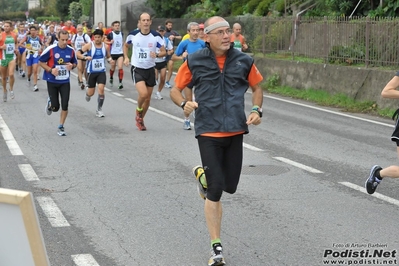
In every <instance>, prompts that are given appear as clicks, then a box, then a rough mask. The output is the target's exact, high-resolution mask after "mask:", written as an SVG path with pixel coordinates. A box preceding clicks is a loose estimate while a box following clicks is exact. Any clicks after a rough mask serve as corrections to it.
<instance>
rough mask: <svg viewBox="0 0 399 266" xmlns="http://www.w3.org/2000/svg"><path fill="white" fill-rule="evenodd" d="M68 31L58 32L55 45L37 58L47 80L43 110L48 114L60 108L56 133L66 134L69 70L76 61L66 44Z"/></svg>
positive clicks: (69, 85) (73, 51) (44, 78)
mask: <svg viewBox="0 0 399 266" xmlns="http://www.w3.org/2000/svg"><path fill="white" fill-rule="evenodd" d="M68 40H69V33H68V31H66V30H61V31H59V32H58V43H57V45H51V46H49V47H47V48H46V49H45V50H44V51H43V53H42V54H41V56H40V58H39V62H40V66H41V67H42V68H43V69H44V74H43V80H45V81H47V90H48V95H49V97H48V99H47V103H46V108H45V111H46V113H47V114H48V115H51V113H52V112H57V111H58V110H59V109H60V101H59V98H58V97H59V95H60V97H61V114H60V124H59V126H58V131H57V133H58V135H59V136H66V133H65V129H64V124H65V120H66V118H67V115H68V103H69V96H70V92H71V84H70V71H71V70H72V69H74V68H75V67H76V65H77V63H78V61H77V60H76V54H75V50H74V49H73V48H72V47H70V46H69V45H67V43H68Z"/></svg>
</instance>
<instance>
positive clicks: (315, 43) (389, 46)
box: [122, 6, 399, 67]
mask: <svg viewBox="0 0 399 266" xmlns="http://www.w3.org/2000/svg"><path fill="white" fill-rule="evenodd" d="M123 11H124V12H122V22H123V23H122V24H123V26H125V30H131V29H133V28H135V27H136V26H137V20H138V14H139V13H138V11H139V10H137V9H136V8H132V7H130V6H124V8H123ZM140 11H141V12H142V11H144V10H140ZM165 20H166V18H154V19H153V28H155V27H156V26H157V25H164V23H165ZM205 20H206V19H198V18H196V19H172V21H173V29H174V30H177V31H178V32H179V33H180V34H181V35H184V34H185V33H186V27H187V24H188V23H189V22H190V21H196V22H204V21H205ZM226 20H227V21H229V23H230V25H233V24H234V23H236V22H238V23H240V24H241V26H242V33H243V35H244V36H245V37H246V39H247V42H248V44H249V47H250V51H249V52H251V53H255V54H257V55H262V54H263V55H270V54H280V55H281V56H285V57H291V58H292V59H294V60H296V59H297V58H299V57H301V58H302V57H306V58H315V59H320V61H322V62H324V63H326V64H328V63H330V64H348V65H351V64H361V65H364V66H366V67H373V66H378V67H380V66H389V67H393V66H396V65H398V55H399V18H375V19H371V18H365V17H352V18H349V17H314V18H305V17H299V18H298V17H281V18H272V17H254V16H239V17H228V18H226Z"/></svg>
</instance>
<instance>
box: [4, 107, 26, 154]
mask: <svg viewBox="0 0 399 266" xmlns="http://www.w3.org/2000/svg"><path fill="white" fill-rule="evenodd" d="M0 131H1V134H2V135H3V138H4V140H5V142H6V144H7V146H8V149H9V150H10V152H11V154H12V155H24V154H23V153H22V150H21V149H20V148H19V145H18V143H17V141H16V140H15V139H14V136H13V134H12V133H11V131H10V129H9V128H8V126H7V124H6V122H5V121H4V119H3V118H2V116H1V115H0Z"/></svg>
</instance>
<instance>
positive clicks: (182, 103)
mask: <svg viewBox="0 0 399 266" xmlns="http://www.w3.org/2000/svg"><path fill="white" fill-rule="evenodd" d="M186 103H187V101H182V102H181V104H180V107H181V108H182V109H183V110H184V106H186Z"/></svg>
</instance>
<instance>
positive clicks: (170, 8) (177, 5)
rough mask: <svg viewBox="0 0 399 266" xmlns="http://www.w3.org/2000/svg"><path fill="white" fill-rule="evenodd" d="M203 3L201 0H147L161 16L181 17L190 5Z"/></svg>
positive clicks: (158, 15)
mask: <svg viewBox="0 0 399 266" xmlns="http://www.w3.org/2000/svg"><path fill="white" fill-rule="evenodd" d="M197 3H201V0H185V1H181V0H169V1H160V0H147V4H148V5H149V6H150V7H151V8H153V9H154V10H155V12H156V14H157V17H160V18H180V17H181V16H183V15H184V14H185V13H186V10H187V8H188V7H189V6H191V5H195V4H197Z"/></svg>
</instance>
